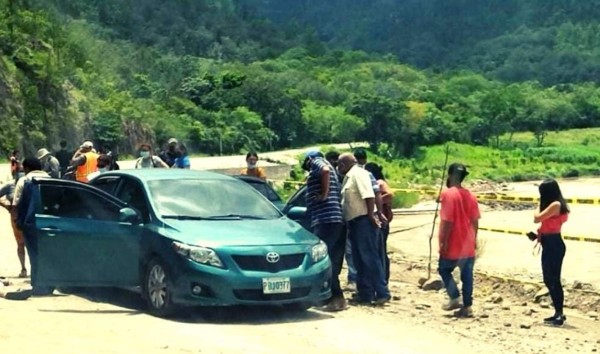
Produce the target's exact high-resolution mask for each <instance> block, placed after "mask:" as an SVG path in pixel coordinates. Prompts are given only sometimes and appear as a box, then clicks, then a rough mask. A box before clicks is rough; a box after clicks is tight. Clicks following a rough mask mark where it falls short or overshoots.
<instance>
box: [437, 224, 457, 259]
mask: <svg viewBox="0 0 600 354" xmlns="http://www.w3.org/2000/svg"><path fill="white" fill-rule="evenodd" d="M453 229H454V223H453V222H451V221H447V220H442V221H440V254H441V255H442V256H444V255H445V254H446V252H447V251H448V240H449V239H450V235H451V234H452V230H453Z"/></svg>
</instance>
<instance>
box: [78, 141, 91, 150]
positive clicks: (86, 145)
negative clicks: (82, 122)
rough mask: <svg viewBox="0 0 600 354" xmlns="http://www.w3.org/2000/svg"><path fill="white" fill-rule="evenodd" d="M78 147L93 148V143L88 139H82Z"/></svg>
mask: <svg viewBox="0 0 600 354" xmlns="http://www.w3.org/2000/svg"><path fill="white" fill-rule="evenodd" d="M80 148H90V149H93V148H94V143H92V142H91V141H89V140H87V141H84V142H83V144H81V146H80Z"/></svg>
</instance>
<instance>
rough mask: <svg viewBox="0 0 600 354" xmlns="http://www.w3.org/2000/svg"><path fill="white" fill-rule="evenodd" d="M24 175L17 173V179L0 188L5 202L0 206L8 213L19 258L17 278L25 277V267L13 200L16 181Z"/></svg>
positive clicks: (0, 194)
mask: <svg viewBox="0 0 600 354" xmlns="http://www.w3.org/2000/svg"><path fill="white" fill-rule="evenodd" d="M24 175H25V174H24V173H23V171H18V172H17V178H16V179H15V180H12V181H10V182H8V183H6V184H4V185H3V186H2V187H1V188H0V198H4V199H5V201H3V202H1V203H0V204H1V205H2V207H4V208H6V210H7V211H8V213H9V214H10V224H11V227H12V230H13V235H14V236H15V241H17V257H18V258H19V262H20V263H21V272H20V273H19V278H26V277H27V267H26V266H25V240H24V239H23V232H22V231H21V230H20V229H19V228H18V227H17V224H16V221H17V209H16V208H15V207H14V205H13V199H14V196H15V189H16V185H17V181H18V179H19V178H21V177H23V176H24Z"/></svg>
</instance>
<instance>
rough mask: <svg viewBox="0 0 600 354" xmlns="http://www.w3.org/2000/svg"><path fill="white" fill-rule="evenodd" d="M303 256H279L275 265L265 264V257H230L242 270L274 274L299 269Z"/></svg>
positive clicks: (298, 254)
mask: <svg viewBox="0 0 600 354" xmlns="http://www.w3.org/2000/svg"><path fill="white" fill-rule="evenodd" d="M304 256H305V254H304V253H297V254H286V255H281V256H280V258H279V261H278V262H276V263H269V262H267V258H266V257H265V256H232V258H233V260H234V261H235V263H237V265H238V266H239V267H240V268H241V269H243V270H252V271H258V272H270V273H276V272H281V271H283V270H288V269H295V268H298V267H300V265H301V264H302V262H303V261H304Z"/></svg>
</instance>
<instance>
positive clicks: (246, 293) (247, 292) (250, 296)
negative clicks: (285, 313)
mask: <svg viewBox="0 0 600 354" xmlns="http://www.w3.org/2000/svg"><path fill="white" fill-rule="evenodd" d="M309 293H310V287H309V286H308V287H299V288H292V291H291V292H289V293H287V294H263V291H262V289H261V290H254V289H243V290H234V291H233V294H234V295H235V297H236V298H238V299H239V300H248V301H279V300H293V299H298V298H302V297H305V296H308V294H309Z"/></svg>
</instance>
